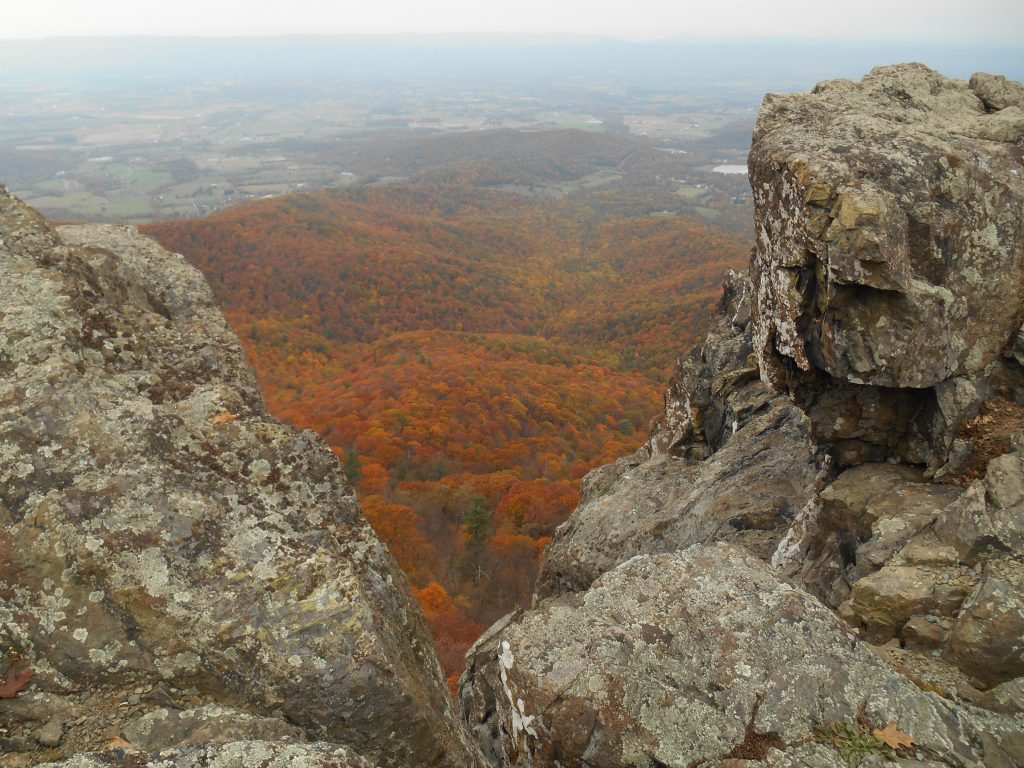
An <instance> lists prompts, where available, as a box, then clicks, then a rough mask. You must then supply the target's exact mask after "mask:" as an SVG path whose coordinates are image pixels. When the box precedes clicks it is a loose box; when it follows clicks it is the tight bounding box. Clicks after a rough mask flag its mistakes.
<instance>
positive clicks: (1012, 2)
mask: <svg viewBox="0 0 1024 768" xmlns="http://www.w3.org/2000/svg"><path fill="white" fill-rule="evenodd" d="M0 5H2V6H4V7H3V9H2V11H0V38H32V37H49V36H57V35H123V34H146V35H206V36H232V35H274V34H286V33H307V32H318V33H337V34H352V33H511V34H519V33H577V34H588V35H589V34H597V35H607V36H614V37H624V38H629V39H646V38H663V37H669V36H675V35H696V36H701V37H816V38H841V39H853V40H906V41H918V40H921V41H960V42H971V43H976V42H982V43H983V42H989V41H990V42H1002V43H1006V42H1011V43H1019V42H1024V0H858V2H855V3H837V2H823V0H697V1H694V0H274V2H268V1H267V0H24V1H19V0H0Z"/></svg>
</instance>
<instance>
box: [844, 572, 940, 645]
mask: <svg viewBox="0 0 1024 768" xmlns="http://www.w3.org/2000/svg"><path fill="white" fill-rule="evenodd" d="M935 587H936V583H935V577H934V576H933V575H932V574H930V573H928V572H927V571H925V570H924V569H921V568H912V567H907V566H899V565H890V566H886V567H885V568H883V569H882V570H880V571H878V572H877V573H873V574H872V575H870V576H867V577H865V578H863V579H861V580H860V581H858V582H857V583H856V584H854V585H853V597H852V600H853V602H852V608H853V612H854V613H855V614H856V615H857V616H858V617H859V619H860V620H861V622H862V623H863V624H864V625H865V627H866V628H867V637H868V640H870V641H871V642H874V643H884V642H886V641H887V640H890V639H891V638H893V637H896V636H897V635H899V633H900V631H901V630H902V629H903V626H904V625H905V624H906V623H907V621H908V620H909V619H910V617H912V616H919V615H922V614H926V613H930V612H931V611H932V610H933V609H934V608H935V596H934V594H933V592H934V590H935Z"/></svg>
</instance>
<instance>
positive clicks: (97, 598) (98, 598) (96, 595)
mask: <svg viewBox="0 0 1024 768" xmlns="http://www.w3.org/2000/svg"><path fill="white" fill-rule="evenodd" d="M103 596H104V592H103V590H102V589H97V590H96V591H95V592H90V593H89V602H90V603H100V602H103Z"/></svg>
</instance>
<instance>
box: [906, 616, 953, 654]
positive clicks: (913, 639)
mask: <svg viewBox="0 0 1024 768" xmlns="http://www.w3.org/2000/svg"><path fill="white" fill-rule="evenodd" d="M900 636H901V637H902V638H903V643H904V645H905V646H906V647H907V648H909V649H910V650H912V651H919V652H922V653H927V652H930V651H934V650H935V649H937V648H942V646H944V645H945V644H946V640H948V639H949V630H948V629H946V628H945V627H943V626H942V625H941V624H939V622H938V621H935V620H934V619H930V618H929V617H926V616H913V617H911V619H910V620H909V621H908V622H907V623H906V624H905V625H904V626H903V629H902V630H901V632H900Z"/></svg>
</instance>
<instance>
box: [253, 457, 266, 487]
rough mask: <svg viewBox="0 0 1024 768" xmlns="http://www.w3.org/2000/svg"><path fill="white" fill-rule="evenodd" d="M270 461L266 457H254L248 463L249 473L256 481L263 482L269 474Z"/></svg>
mask: <svg viewBox="0 0 1024 768" xmlns="http://www.w3.org/2000/svg"><path fill="white" fill-rule="evenodd" d="M270 469H271V467H270V462H269V461H267V460H266V459H256V461H254V462H252V464H250V465H249V475H250V476H251V477H252V478H253V480H255V481H256V482H263V481H264V480H266V479H267V478H268V477H269V476H270Z"/></svg>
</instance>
